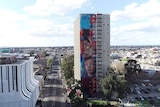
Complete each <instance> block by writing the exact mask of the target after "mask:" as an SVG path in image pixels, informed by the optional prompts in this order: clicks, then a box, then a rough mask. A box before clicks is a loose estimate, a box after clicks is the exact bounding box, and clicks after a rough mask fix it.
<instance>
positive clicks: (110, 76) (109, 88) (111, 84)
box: [100, 68, 128, 99]
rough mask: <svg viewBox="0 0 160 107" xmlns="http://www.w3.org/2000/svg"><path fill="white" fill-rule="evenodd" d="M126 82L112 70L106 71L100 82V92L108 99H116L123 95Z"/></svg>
mask: <svg viewBox="0 0 160 107" xmlns="http://www.w3.org/2000/svg"><path fill="white" fill-rule="evenodd" d="M126 83H127V81H126V80H125V79H124V78H122V77H120V76H119V75H118V74H117V73H115V72H114V70H113V69H112V68H109V69H108V70H107V74H106V76H105V77H104V78H103V79H102V80H101V81H100V84H101V87H102V90H103V92H104V94H105V95H106V97H107V98H108V99H111V97H114V98H118V97H123V96H124V95H125V91H126V90H127V88H128V87H127V84H126Z"/></svg>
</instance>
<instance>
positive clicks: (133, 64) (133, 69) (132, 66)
mask: <svg viewBox="0 0 160 107" xmlns="http://www.w3.org/2000/svg"><path fill="white" fill-rule="evenodd" d="M124 67H125V69H126V76H125V77H126V80H127V81H128V82H131V81H132V80H131V77H132V75H133V74H135V73H136V74H138V73H139V72H141V67H140V65H139V64H137V61H136V60H133V59H130V60H128V62H127V63H126V64H125V65H124Z"/></svg>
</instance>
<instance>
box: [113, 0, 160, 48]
mask: <svg viewBox="0 0 160 107" xmlns="http://www.w3.org/2000/svg"><path fill="white" fill-rule="evenodd" d="M158 10H160V1H158V0H149V1H148V2H145V3H143V4H137V3H132V4H129V5H127V6H125V8H124V10H116V11H113V12H112V13H111V27H112V28H111V44H112V45H147V44H148V45H156V44H159V43H158V41H160V37H159V35H160V31H159V29H160V26H159V25H160V11H158Z"/></svg>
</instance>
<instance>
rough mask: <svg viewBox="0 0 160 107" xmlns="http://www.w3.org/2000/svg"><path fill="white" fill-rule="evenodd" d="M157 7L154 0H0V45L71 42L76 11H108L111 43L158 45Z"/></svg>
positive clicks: (159, 23)
mask: <svg viewBox="0 0 160 107" xmlns="http://www.w3.org/2000/svg"><path fill="white" fill-rule="evenodd" d="M117 4H118V5H117ZM159 9H160V1H158V0H141V1H140V0H134V1H133V0H127V1H126V0H115V1H109V0H101V1H97V0H80V1H74V0H68V1H67V2H65V1H64V0H54V1H53V0H46V1H45V2H44V1H43V0H29V1H28V0H25V1H23V2H22V1H21V0H15V1H9V0H5V1H0V14H1V17H0V23H1V25H0V28H1V32H0V40H1V42H0V47H50V46H73V45H74V34H73V33H74V30H73V26H74V21H75V19H76V16H77V15H79V14H80V13H103V14H110V16H111V36H110V37H111V38H110V41H111V46H112V45H129V46H131V45H160V44H159V43H158V42H159V41H160V36H159V34H160V32H159V25H160V21H159V19H160V12H159V11H157V10H159Z"/></svg>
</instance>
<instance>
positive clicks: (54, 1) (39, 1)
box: [24, 0, 89, 16]
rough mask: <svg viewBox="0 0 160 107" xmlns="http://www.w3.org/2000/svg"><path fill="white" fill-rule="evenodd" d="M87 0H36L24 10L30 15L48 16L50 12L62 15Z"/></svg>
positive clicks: (87, 0) (79, 6)
mask: <svg viewBox="0 0 160 107" xmlns="http://www.w3.org/2000/svg"><path fill="white" fill-rule="evenodd" d="M88 2H89V0H67V1H66V0H45V2H44V0H36V3H35V5H33V6H27V7H25V8H24V11H25V12H27V13H28V14H30V15H39V16H49V15H51V14H58V15H64V14H65V13H66V12H69V11H72V10H74V9H77V8H81V6H82V5H83V4H84V3H88Z"/></svg>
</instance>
